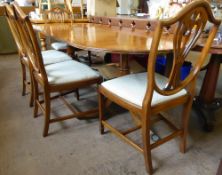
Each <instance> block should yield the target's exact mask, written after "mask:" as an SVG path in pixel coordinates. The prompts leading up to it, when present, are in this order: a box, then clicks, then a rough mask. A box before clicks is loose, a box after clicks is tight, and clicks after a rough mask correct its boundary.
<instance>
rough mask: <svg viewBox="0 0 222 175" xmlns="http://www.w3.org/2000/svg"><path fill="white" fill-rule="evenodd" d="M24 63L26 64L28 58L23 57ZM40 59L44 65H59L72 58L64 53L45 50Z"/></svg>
mask: <svg viewBox="0 0 222 175" xmlns="http://www.w3.org/2000/svg"><path fill="white" fill-rule="evenodd" d="M23 59H24V61H25V62H27V63H28V58H27V57H23ZM42 59H43V63H44V65H49V64H54V63H60V62H63V61H70V60H72V58H71V57H70V56H69V55H67V54H66V53H64V52H60V51H57V50H46V51H42Z"/></svg>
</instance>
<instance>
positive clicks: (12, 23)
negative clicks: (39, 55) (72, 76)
mask: <svg viewBox="0 0 222 175" xmlns="http://www.w3.org/2000/svg"><path fill="white" fill-rule="evenodd" d="M4 7H5V15H6V18H7V21H8V24H9V27H10V29H11V32H12V35H13V38H14V40H15V43H16V46H17V48H18V54H19V59H20V63H21V68H22V95H23V96H24V95H25V94H26V93H27V87H29V89H30V100H29V105H30V106H33V88H31V80H28V79H27V75H26V74H27V72H26V69H28V70H29V63H28V60H27V57H26V52H25V44H24V42H22V36H21V35H20V34H19V30H18V25H17V21H16V18H15V16H14V11H13V9H12V8H11V7H10V6H9V5H8V4H4ZM29 74H30V75H29V77H32V76H31V72H30V71H29Z"/></svg>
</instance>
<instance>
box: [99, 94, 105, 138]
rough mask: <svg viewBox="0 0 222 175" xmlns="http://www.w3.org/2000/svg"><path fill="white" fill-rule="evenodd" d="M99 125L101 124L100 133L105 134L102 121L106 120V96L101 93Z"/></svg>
mask: <svg viewBox="0 0 222 175" xmlns="http://www.w3.org/2000/svg"><path fill="white" fill-rule="evenodd" d="M98 97H99V124H100V133H101V134H104V126H103V124H102V121H103V119H104V96H103V95H102V94H100V93H99V95H98Z"/></svg>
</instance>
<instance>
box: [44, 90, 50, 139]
mask: <svg viewBox="0 0 222 175" xmlns="http://www.w3.org/2000/svg"><path fill="white" fill-rule="evenodd" d="M44 102H45V123H44V129H43V137H46V136H47V135H48V131H49V123H50V108H51V106H50V93H49V92H48V90H47V89H45V88H44Z"/></svg>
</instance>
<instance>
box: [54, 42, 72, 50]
mask: <svg viewBox="0 0 222 175" xmlns="http://www.w3.org/2000/svg"><path fill="white" fill-rule="evenodd" d="M67 46H68V45H67V44H66V43H64V42H54V43H52V44H51V47H52V48H53V49H55V50H65V49H67Z"/></svg>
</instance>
